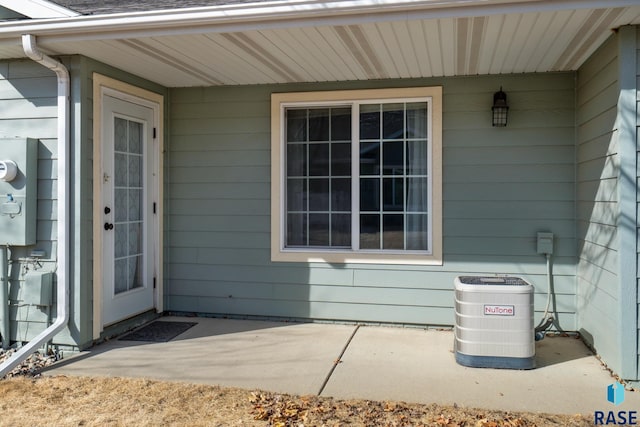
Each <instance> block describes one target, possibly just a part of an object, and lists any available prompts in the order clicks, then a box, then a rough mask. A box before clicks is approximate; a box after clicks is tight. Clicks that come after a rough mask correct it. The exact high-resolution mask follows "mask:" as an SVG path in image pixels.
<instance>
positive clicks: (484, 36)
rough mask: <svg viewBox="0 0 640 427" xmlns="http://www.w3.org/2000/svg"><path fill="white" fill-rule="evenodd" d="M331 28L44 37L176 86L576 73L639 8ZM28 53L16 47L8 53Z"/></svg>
mask: <svg viewBox="0 0 640 427" xmlns="http://www.w3.org/2000/svg"><path fill="white" fill-rule="evenodd" d="M457 15H462V16H452V17H447V16H444V17H437V16H436V17H429V16H427V17H424V18H419V17H418V18H413V17H412V16H411V15H408V14H403V15H399V16H397V17H394V16H390V15H389V16H385V17H379V18H380V19H377V18H376V17H375V16H374V17H371V18H370V19H360V20H350V19H348V18H346V19H343V20H341V22H336V23H331V22H329V21H328V20H325V21H321V22H315V23H310V22H296V21H293V20H287V21H286V22H285V21H278V22H275V23H271V24H269V25H262V26H258V25H254V24H248V25H245V27H246V28H241V29H238V28H229V29H226V28H225V27H224V26H222V27H221V26H215V27H208V26H206V25H202V23H201V24H200V25H199V26H192V27H188V28H171V29H170V30H169V29H168V30H167V31H162V30H160V29H155V30H154V31H152V32H147V34H137V33H136V32H132V31H122V32H120V33H113V32H112V33H109V34H107V33H104V34H91V33H87V34H86V36H85V37H83V38H81V37H79V35H78V34H71V35H69V34H64V35H59V34H53V33H52V32H49V33H47V34H43V35H39V36H38V44H39V46H40V48H41V49H43V50H44V51H45V52H48V53H50V54H53V55H66V54H82V55H86V56H88V57H91V58H93V59H96V60H98V61H101V62H104V63H107V64H110V65H112V66H114V67H116V68H119V69H122V70H124V71H127V72H130V73H133V74H136V75H138V76H141V77H144V78H147V79H149V80H151V81H154V82H157V83H159V84H162V85H164V86H167V87H188V86H209V85H243V84H267V83H290V82H323V81H346V80H368V79H388V78H417V77H437V76H463V75H476V74H510V73H530V72H552V71H569V70H576V69H577V68H578V67H579V66H580V65H581V64H582V63H583V62H584V61H585V60H586V59H587V58H588V57H589V56H590V55H591V54H592V53H593V52H594V51H595V49H597V48H598V47H599V46H600V45H601V44H602V43H603V42H604V41H605V40H606V39H607V38H608V37H609V36H610V35H611V34H612V30H613V29H616V28H618V27H620V26H622V25H630V24H635V25H637V24H640V6H628V7H616V8H604V9H603V8H600V9H569V10H546V11H539V12H536V11H523V12H521V13H504V14H501V13H491V14H486V15H482V14H477V13H476V14H474V16H464V14H461V13H458V14H457ZM21 56H24V55H23V53H22V51H21V48H20V46H19V45H18V44H17V43H16V41H15V40H14V41H5V42H4V43H2V42H1V38H0V57H5V58H11V57H21Z"/></svg>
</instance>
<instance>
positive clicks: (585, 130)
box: [576, 36, 622, 367]
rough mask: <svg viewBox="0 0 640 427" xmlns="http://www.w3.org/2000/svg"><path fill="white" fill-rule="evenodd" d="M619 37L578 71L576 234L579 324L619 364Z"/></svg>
mask: <svg viewBox="0 0 640 427" xmlns="http://www.w3.org/2000/svg"><path fill="white" fill-rule="evenodd" d="M618 75H619V61H618V49H617V38H616V37H615V36H614V37H611V38H610V39H609V40H608V41H607V42H606V43H605V44H604V45H603V46H602V47H601V48H600V49H599V50H598V51H597V52H596V54H594V55H593V56H592V57H591V58H590V59H589V60H588V61H587V62H586V63H585V64H584V65H583V66H582V67H581V68H580V70H579V71H578V83H577V106H576V110H577V122H576V126H577V144H576V146H577V156H576V162H577V176H576V180H577V182H576V188H577V218H576V220H577V233H578V272H577V280H578V312H579V317H578V326H579V330H580V332H581V333H582V335H583V337H584V338H585V339H587V340H588V341H589V342H590V343H591V344H592V345H593V346H594V347H595V349H596V350H597V351H598V353H600V354H601V355H602V356H603V358H604V359H605V360H607V363H608V364H611V366H616V367H617V366H619V361H620V354H619V348H620V343H619V342H618V334H616V333H612V331H617V330H619V328H620V327H621V326H622V325H620V324H619V320H618V317H617V313H618V305H619V297H620V295H619V277H618V276H619V269H618V268H619V267H618V256H619V254H618V250H619V246H618V244H619V243H618V227H617V220H618V184H619V182H618V176H619V164H620V159H619V156H618V133H617V126H616V118H617V103H618V95H619V84H618Z"/></svg>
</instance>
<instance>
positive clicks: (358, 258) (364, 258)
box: [271, 249, 442, 266]
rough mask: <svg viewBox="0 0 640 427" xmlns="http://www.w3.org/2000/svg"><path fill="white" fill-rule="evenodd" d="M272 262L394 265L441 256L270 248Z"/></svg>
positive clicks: (429, 261)
mask: <svg viewBox="0 0 640 427" xmlns="http://www.w3.org/2000/svg"><path fill="white" fill-rule="evenodd" d="M271 261H273V262H306V263H312V262H318V263H329V264H394V265H402V264H404V265H433V266H440V265H442V256H441V255H440V256H438V255H434V254H425V253H418V252H414V253H411V252H403V253H393V252H377V251H376V252H374V251H360V252H354V251H337V250H326V251H321V250H320V251H318V250H317V251H307V250H296V249H284V250H272V251H271Z"/></svg>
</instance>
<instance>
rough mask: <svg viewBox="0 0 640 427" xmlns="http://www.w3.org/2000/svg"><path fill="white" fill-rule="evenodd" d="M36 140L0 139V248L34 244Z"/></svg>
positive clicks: (36, 167) (36, 177)
mask: <svg viewBox="0 0 640 427" xmlns="http://www.w3.org/2000/svg"><path fill="white" fill-rule="evenodd" d="M37 181H38V141H37V140H36V139H31V138H11V139H9V138H6V139H0V245H9V246H28V245H33V244H35V243H36V204H37V198H38V195H37V191H38V188H37Z"/></svg>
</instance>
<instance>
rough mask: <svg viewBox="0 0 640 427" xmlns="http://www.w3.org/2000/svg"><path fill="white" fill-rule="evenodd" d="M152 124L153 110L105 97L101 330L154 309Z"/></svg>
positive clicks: (103, 124)
mask: <svg viewBox="0 0 640 427" xmlns="http://www.w3.org/2000/svg"><path fill="white" fill-rule="evenodd" d="M153 120H154V111H153V109H152V108H149V107H147V106H143V105H138V104H135V103H133V102H128V101H124V100H122V99H118V98H114V97H111V96H104V98H103V104H102V171H103V176H102V191H101V194H102V209H101V212H99V217H100V216H101V217H102V221H101V223H102V226H101V232H102V275H103V277H102V283H103V286H102V290H103V293H102V324H103V326H104V325H108V324H112V323H115V322H118V321H120V320H124V319H126V318H128V317H131V316H134V315H136V314H139V313H142V312H144V311H147V310H149V309H152V308H154V284H155V283H154V281H155V279H154V277H153V272H154V258H155V257H154V255H153V254H154V253H155V252H156V251H157V248H155V247H154V241H155V240H156V239H154V238H153V234H154V233H152V230H153V227H152V225H153V215H154V211H155V209H156V207H155V203H154V200H153V197H152V196H153V191H152V189H153V187H154V184H153V181H152V177H153V176H154V173H153V162H152V161H150V159H152V158H154V153H153V150H154V148H153V147H154V144H153V132H154V130H153Z"/></svg>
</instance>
